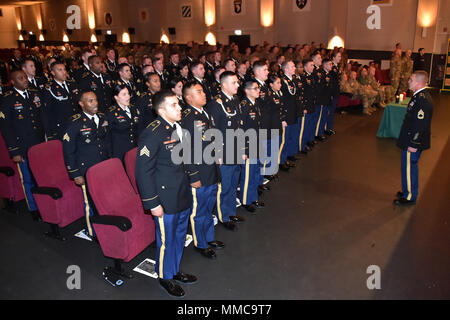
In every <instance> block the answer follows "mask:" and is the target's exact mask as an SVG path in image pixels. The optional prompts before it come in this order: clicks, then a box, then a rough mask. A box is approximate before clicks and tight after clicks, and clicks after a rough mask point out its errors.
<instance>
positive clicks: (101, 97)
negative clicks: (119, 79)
mask: <svg viewBox="0 0 450 320" xmlns="http://www.w3.org/2000/svg"><path fill="white" fill-rule="evenodd" d="M88 64H89V72H85V73H84V74H83V76H82V77H81V82H80V90H81V91H82V92H85V91H92V92H94V93H95V95H96V96H97V101H98V110H99V111H100V112H102V113H105V111H106V110H107V108H109V107H110V106H111V104H112V100H111V99H112V85H113V81H112V79H111V77H110V76H109V75H108V74H105V73H102V61H101V60H100V57H99V56H90V57H89V58H88Z"/></svg>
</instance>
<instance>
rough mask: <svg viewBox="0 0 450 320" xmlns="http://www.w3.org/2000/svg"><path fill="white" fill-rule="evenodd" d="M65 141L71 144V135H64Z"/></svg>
mask: <svg viewBox="0 0 450 320" xmlns="http://www.w3.org/2000/svg"><path fill="white" fill-rule="evenodd" d="M63 140H66V141H67V142H70V137H69V135H68V134H67V133H66V134H65V135H64V137H63Z"/></svg>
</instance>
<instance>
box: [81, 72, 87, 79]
mask: <svg viewBox="0 0 450 320" xmlns="http://www.w3.org/2000/svg"><path fill="white" fill-rule="evenodd" d="M88 75H89V72H85V73H83V75H82V76H81V77H82V78H86V77H87V76H88Z"/></svg>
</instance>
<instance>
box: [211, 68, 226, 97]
mask: <svg viewBox="0 0 450 320" xmlns="http://www.w3.org/2000/svg"><path fill="white" fill-rule="evenodd" d="M225 71H226V70H225V68H224V67H218V68H216V69H214V72H213V73H214V79H215V80H214V81H213V82H211V83H209V88H210V89H211V97H217V95H218V94H220V91H222V88H221V87H220V75H221V74H222V73H224V72H225Z"/></svg>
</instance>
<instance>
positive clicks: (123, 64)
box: [117, 63, 131, 72]
mask: <svg viewBox="0 0 450 320" xmlns="http://www.w3.org/2000/svg"><path fill="white" fill-rule="evenodd" d="M125 67H130V65H129V64H128V63H121V64H119V65H118V66H117V72H122V71H123V68H125ZM130 69H131V68H130Z"/></svg>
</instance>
